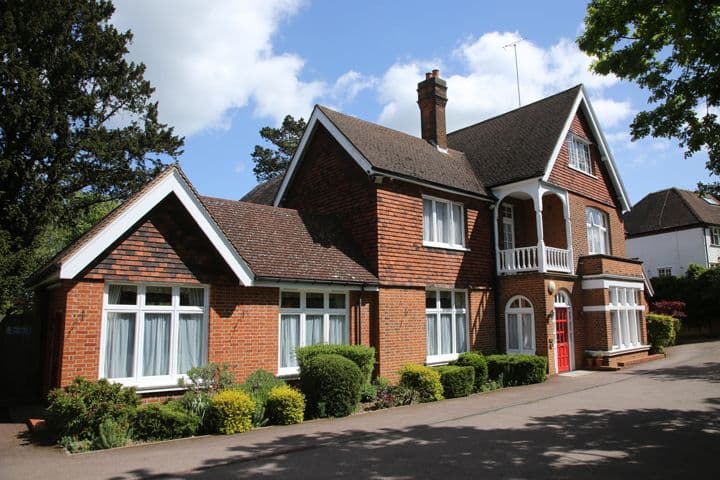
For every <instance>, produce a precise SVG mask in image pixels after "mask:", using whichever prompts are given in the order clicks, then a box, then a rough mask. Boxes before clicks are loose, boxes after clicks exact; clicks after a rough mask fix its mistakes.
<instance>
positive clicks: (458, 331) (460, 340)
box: [455, 313, 468, 353]
mask: <svg viewBox="0 0 720 480" xmlns="http://www.w3.org/2000/svg"><path fill="white" fill-rule="evenodd" d="M455 342H456V343H455V344H456V345H457V349H456V353H462V352H467V349H468V348H467V321H466V320H465V314H464V313H457V314H455Z"/></svg>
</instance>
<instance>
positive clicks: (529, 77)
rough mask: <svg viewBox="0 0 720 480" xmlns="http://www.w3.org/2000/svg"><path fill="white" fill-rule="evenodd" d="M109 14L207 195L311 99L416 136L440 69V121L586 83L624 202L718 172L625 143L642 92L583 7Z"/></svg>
mask: <svg viewBox="0 0 720 480" xmlns="http://www.w3.org/2000/svg"><path fill="white" fill-rule="evenodd" d="M115 3H116V8H117V11H116V14H115V16H114V17H113V22H114V23H115V24H116V25H117V26H118V27H119V28H121V29H131V30H132V31H133V33H134V35H135V37H134V41H133V44H132V45H131V48H130V58H131V59H132V60H134V61H142V62H144V63H145V64H146V66H147V71H146V75H145V76H146V78H147V79H149V80H150V81H151V82H152V84H153V85H154V86H155V88H156V92H155V96H156V98H157V100H158V101H159V102H160V118H161V120H162V121H164V122H167V123H169V124H170V125H174V126H175V127H176V129H177V131H178V132H179V133H180V134H182V135H184V136H185V137H186V139H185V153H184V154H183V155H182V157H181V158H180V164H181V166H182V167H183V169H184V170H185V171H186V173H187V174H188V176H189V177H190V180H191V181H192V182H193V184H194V185H195V187H196V188H197V189H198V190H199V191H200V192H201V193H202V194H204V195H211V196H217V197H223V198H231V199H236V198H240V197H241V196H242V195H243V194H244V193H245V192H247V191H248V190H250V189H251V188H252V187H253V186H254V185H255V184H256V180H255V177H254V175H253V173H252V168H253V163H252V160H251V158H250V154H251V152H252V151H253V149H254V146H255V144H259V143H261V138H260V136H259V134H258V130H259V129H260V128H261V127H263V126H266V125H273V126H276V125H279V123H280V122H281V120H282V118H283V117H284V116H285V115H286V114H292V115H294V116H296V117H304V118H305V119H307V118H308V117H309V115H310V113H311V111H312V106H313V105H314V104H316V103H320V104H324V105H328V106H330V107H332V108H335V109H337V110H339V111H342V112H344V113H348V114H351V115H355V116H358V117H360V118H363V119H366V120H370V121H373V122H377V123H380V124H382V125H385V126H388V127H391V128H395V129H398V130H402V131H406V132H408V133H411V134H415V135H417V134H418V133H419V128H420V120H419V112H418V108H417V104H416V103H415V101H416V99H417V98H416V92H415V88H416V85H417V82H419V81H420V80H422V78H424V72H425V71H429V70H431V69H433V68H439V69H440V70H441V74H442V76H443V78H445V79H446V80H447V83H448V97H449V102H448V106H447V121H448V128H449V129H451V130H453V129H456V128H460V127H463V126H465V125H468V124H472V123H476V122H478V121H481V120H483V119H485V118H488V117H490V116H493V115H496V114H498V113H502V112H504V111H507V110H510V109H512V108H515V107H516V106H517V93H516V87H515V63H514V57H513V53H512V49H504V48H503V45H506V44H508V43H510V42H512V41H514V40H517V39H519V38H522V39H523V41H522V42H520V43H519V44H518V61H519V70H520V91H521V97H522V102H523V104H525V103H529V102H531V101H534V100H537V99H539V98H542V97H544V96H547V95H551V94H553V93H556V92H559V91H562V90H565V89H567V88H569V87H571V86H573V85H576V84H578V83H583V84H585V86H586V88H587V90H588V93H589V96H590V100H591V102H592V103H593V106H594V108H595V110H596V112H597V113H598V116H599V117H600V122H601V126H602V128H603V130H604V132H605V135H606V137H607V138H608V141H609V143H610V147H611V150H612V151H613V154H614V157H615V161H616V163H617V165H618V168H619V170H620V174H621V176H622V178H623V181H624V183H625V186H626V188H627V190H628V194H629V196H630V201H631V202H632V203H636V202H637V201H639V200H640V199H641V198H642V197H643V196H644V195H645V194H647V193H649V192H653V191H656V190H660V189H662V188H666V187H670V186H677V187H682V188H688V189H694V188H695V185H696V184H697V182H698V181H706V182H707V181H712V180H713V179H712V178H710V177H709V175H708V173H707V170H705V162H706V161H707V156H706V155H705V154H699V155H696V156H695V157H693V158H691V159H687V160H686V159H684V158H683V151H682V149H680V148H679V147H678V146H677V142H675V141H672V140H664V139H652V138H651V139H646V140H642V141H638V142H630V137H629V133H628V132H629V127H628V126H629V124H630V122H631V120H632V118H633V116H634V114H635V113H636V112H638V111H640V110H641V109H642V108H643V107H644V106H645V105H646V99H647V95H646V93H645V92H643V91H641V90H640V89H639V88H637V87H636V86H634V85H633V84H630V83H627V82H621V81H619V80H617V79H616V78H612V77H599V76H596V75H593V74H591V73H590V72H589V71H588V65H589V59H588V58H587V57H586V56H585V55H584V54H582V53H581V52H580V51H579V50H578V49H577V47H576V46H575V44H574V39H575V38H576V37H577V35H578V33H579V32H580V31H581V30H582V22H583V18H584V15H585V4H584V3H583V2H578V1H569V0H566V1H554V2H537V1H524V0H516V1H513V2H477V1H474V2H473V1H464V2H463V1H448V0H445V1H443V2H438V1H424V0H422V1H413V2H409V1H381V0H377V1H375V0H366V1H363V2H347V1H346V2H341V1H337V0H336V1H331V0H320V1H317V0H316V1H310V0H306V1H302V0H259V1H250V0H248V1H245V0H240V1H237V0H215V1H212V0H210V1H205V2H197V1H191V0H173V1H166V0H154V1H152V2H136V1H131V0H115Z"/></svg>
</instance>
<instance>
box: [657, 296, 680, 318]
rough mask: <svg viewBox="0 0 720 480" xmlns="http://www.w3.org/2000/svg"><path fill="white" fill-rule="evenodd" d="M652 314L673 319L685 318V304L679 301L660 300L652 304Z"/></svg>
mask: <svg viewBox="0 0 720 480" xmlns="http://www.w3.org/2000/svg"><path fill="white" fill-rule="evenodd" d="M652 311H653V313H659V314H660V315H670V316H671V317H673V318H685V317H687V315H685V302H681V301H680V300H660V301H659V302H653V304H652Z"/></svg>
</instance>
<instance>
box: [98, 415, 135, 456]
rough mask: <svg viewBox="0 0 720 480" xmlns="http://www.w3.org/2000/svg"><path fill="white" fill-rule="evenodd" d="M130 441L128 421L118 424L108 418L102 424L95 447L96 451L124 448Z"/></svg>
mask: <svg viewBox="0 0 720 480" xmlns="http://www.w3.org/2000/svg"><path fill="white" fill-rule="evenodd" d="M129 439H130V435H129V426H128V423H127V421H121V422H116V421H115V420H113V419H112V418H109V417H108V418H106V419H105V420H103V421H102V423H101V424H100V428H99V429H98V436H97V437H96V438H95V441H94V442H93V446H94V447H95V448H96V449H106V448H117V447H123V446H125V444H127V442H128V440H129Z"/></svg>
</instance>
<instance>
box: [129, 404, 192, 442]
mask: <svg viewBox="0 0 720 480" xmlns="http://www.w3.org/2000/svg"><path fill="white" fill-rule="evenodd" d="M199 426H200V418H199V417H198V416H197V415H195V414H193V413H191V412H188V411H187V410H185V409H184V408H183V407H182V403H180V402H168V403H166V404H161V403H148V404H145V405H142V406H141V407H140V408H138V410H137V413H136V414H135V420H134V421H133V436H134V437H135V438H137V439H139V440H168V439H171V438H182V437H189V436H191V435H194V434H195V433H196V432H197V430H198V427H199Z"/></svg>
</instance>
